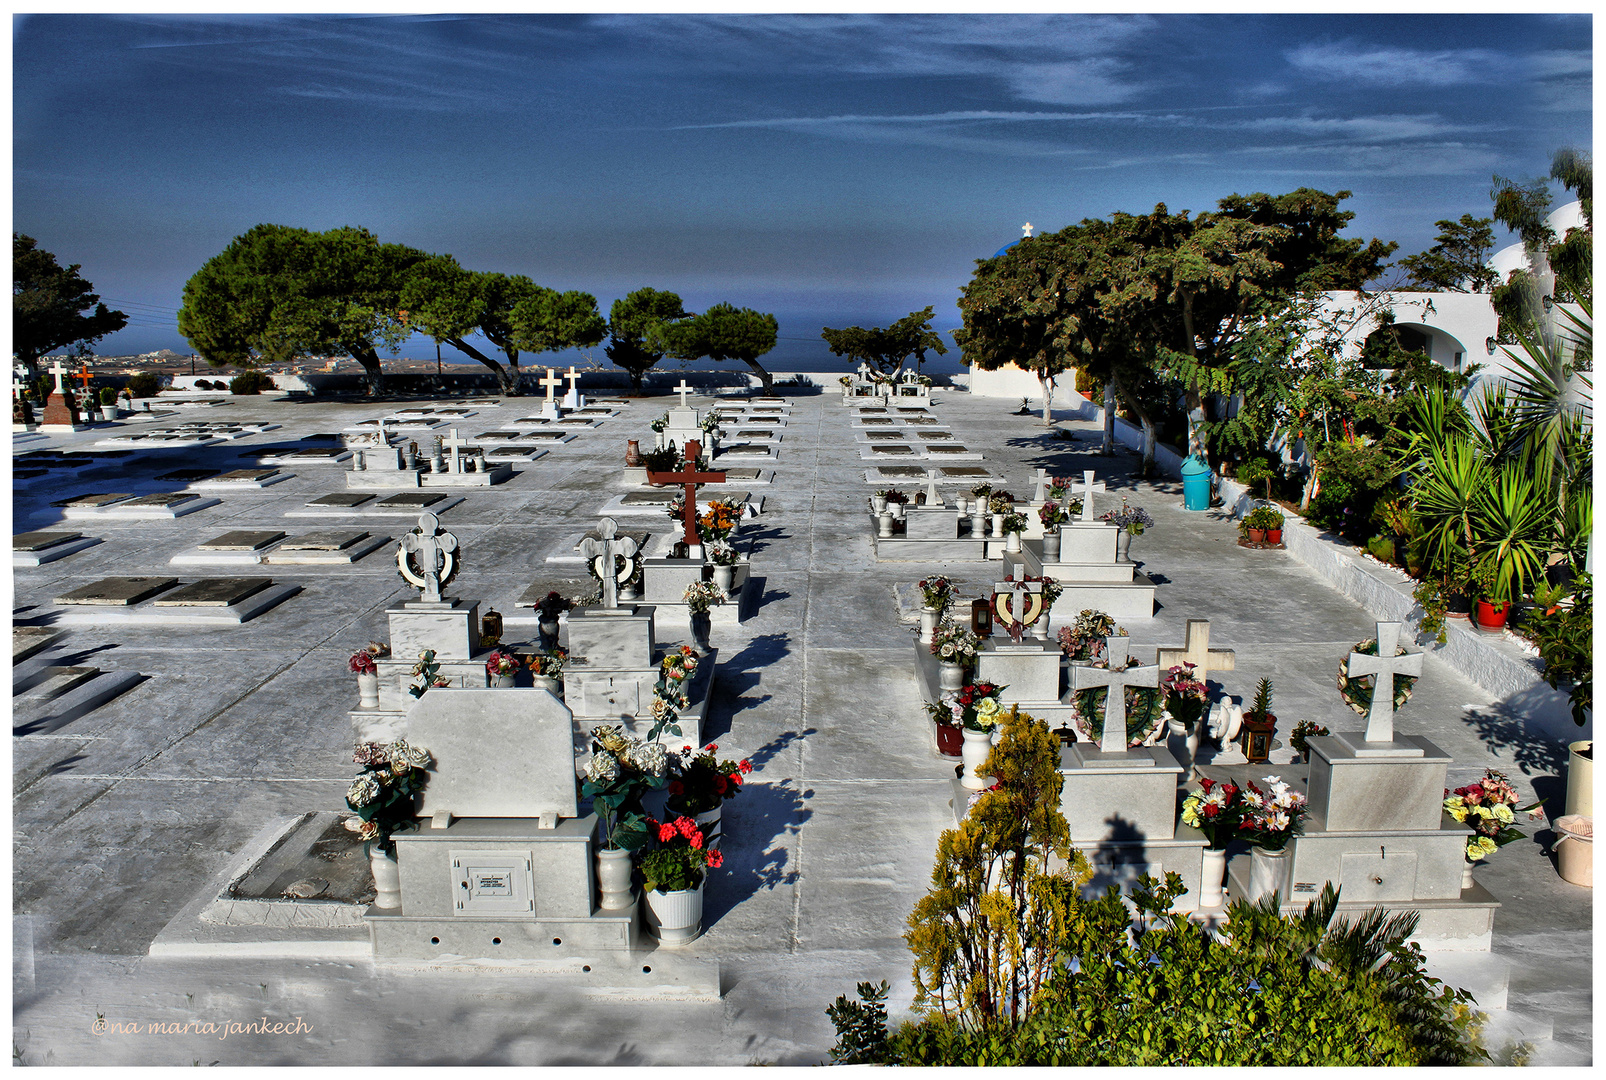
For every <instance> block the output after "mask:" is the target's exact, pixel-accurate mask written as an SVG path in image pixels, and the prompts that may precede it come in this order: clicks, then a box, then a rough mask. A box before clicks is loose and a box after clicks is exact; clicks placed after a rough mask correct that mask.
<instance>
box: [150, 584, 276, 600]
mask: <svg viewBox="0 0 1606 1080" xmlns="http://www.w3.org/2000/svg"><path fill="white" fill-rule="evenodd" d="M272 584H273V579H272V578H202V579H201V580H199V581H197V582H194V583H192V584H189V585H185V586H184V587H182V588H179V589H174V590H173V591H172V592H170V593H168V594H167V595H165V596H163V597H162V598H161V599H160V600H157V601H156V603H155V606H156V607H228V606H230V605H231V604H238V603H239V602H240V601H241V600H244V599H245V598H246V597H248V596H253V595H255V594H256V593H259V592H261V591H262V590H263V589H266V588H267V587H268V586H269V585H272Z"/></svg>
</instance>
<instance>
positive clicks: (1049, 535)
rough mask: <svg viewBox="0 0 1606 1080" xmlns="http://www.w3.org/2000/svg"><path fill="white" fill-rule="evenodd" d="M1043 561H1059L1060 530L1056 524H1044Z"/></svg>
mask: <svg viewBox="0 0 1606 1080" xmlns="http://www.w3.org/2000/svg"><path fill="white" fill-rule="evenodd" d="M1043 561H1044V562H1046V563H1051V562H1059V561H1060V530H1059V526H1058V525H1045V526H1044V527H1043Z"/></svg>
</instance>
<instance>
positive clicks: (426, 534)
mask: <svg viewBox="0 0 1606 1080" xmlns="http://www.w3.org/2000/svg"><path fill="white" fill-rule="evenodd" d="M456 551H457V537H455V536H453V535H452V534H451V533H449V532H442V531H441V520H440V518H438V517H436V516H435V515H434V514H431V513H427V512H426V513H423V514H420V515H419V516H418V527H417V528H416V529H414V530H413V531H412V532H410V533H408V534H406V535H405V536H403V537H402V538H401V550H400V551H399V552H398V553H397V555H398V558H397V560H396V561H397V563H398V564H399V565H400V566H401V568H402V576H403V577H404V578H406V579H407V580H408V581H409V582H411V583H412V584H413V585H415V586H417V588H418V589H419V591H420V596H419V599H420V600H422V601H425V602H428V603H440V599H441V582H442V581H443V580H445V579H447V578H450V577H451V576H452V566H453V562H454V560H455V559H456V555H455V552H456ZM409 554H411V555H413V556H416V561H417V564H418V570H417V572H416V573H414V572H413V571H412V569H411V568H410V567H409V566H408V565H407V562H408V560H407V555H409Z"/></svg>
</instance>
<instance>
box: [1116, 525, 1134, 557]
mask: <svg viewBox="0 0 1606 1080" xmlns="http://www.w3.org/2000/svg"><path fill="white" fill-rule="evenodd" d="M1131 548H1132V534H1131V533H1129V532H1127V531H1126V530H1125V529H1120V530H1118V531H1117V532H1116V534H1115V561H1116V562H1131V561H1132V560H1131V559H1130V558H1128V557H1127V552H1128V551H1130V550H1131Z"/></svg>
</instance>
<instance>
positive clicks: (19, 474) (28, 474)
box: [11, 469, 50, 480]
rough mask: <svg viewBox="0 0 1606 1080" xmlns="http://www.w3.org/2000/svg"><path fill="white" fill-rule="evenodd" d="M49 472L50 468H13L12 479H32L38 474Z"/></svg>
mask: <svg viewBox="0 0 1606 1080" xmlns="http://www.w3.org/2000/svg"><path fill="white" fill-rule="evenodd" d="M49 472H50V470H49V469H13V470H11V479H13V480H32V479H33V478H34V477H36V476H45V475H48V474H49Z"/></svg>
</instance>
